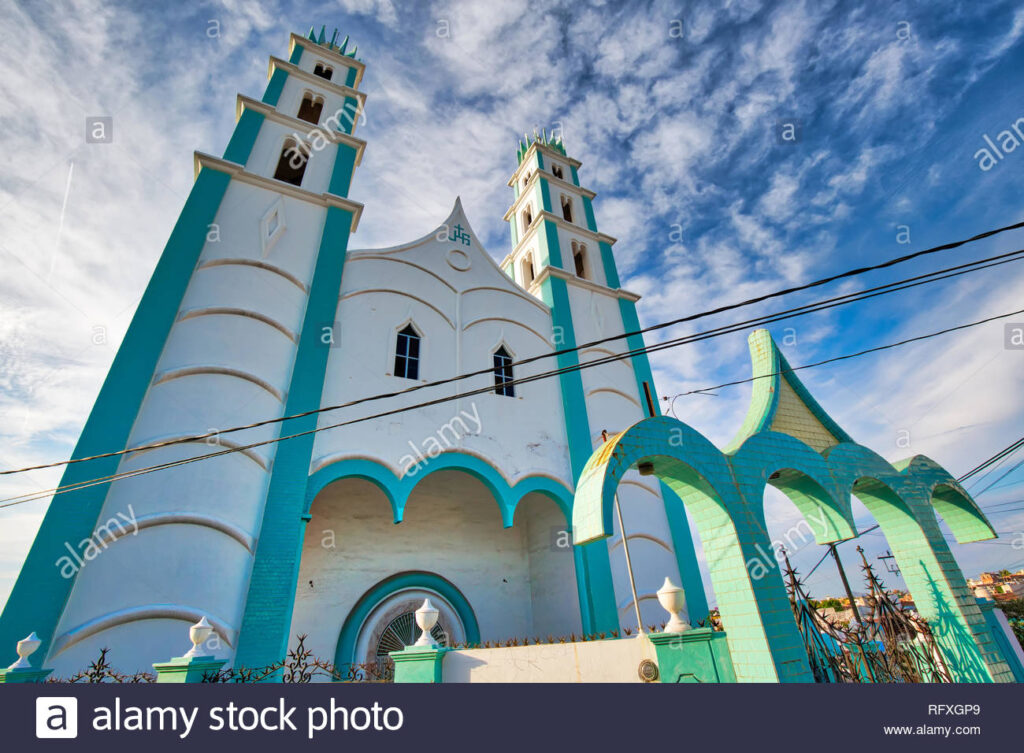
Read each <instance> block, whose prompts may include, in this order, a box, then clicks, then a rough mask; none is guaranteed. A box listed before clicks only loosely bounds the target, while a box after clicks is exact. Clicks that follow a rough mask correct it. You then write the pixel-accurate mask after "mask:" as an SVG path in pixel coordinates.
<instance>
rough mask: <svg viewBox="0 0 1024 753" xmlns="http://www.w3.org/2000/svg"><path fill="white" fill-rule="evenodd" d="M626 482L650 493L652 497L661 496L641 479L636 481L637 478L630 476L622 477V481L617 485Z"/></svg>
mask: <svg viewBox="0 0 1024 753" xmlns="http://www.w3.org/2000/svg"><path fill="white" fill-rule="evenodd" d="M627 484H628V485H629V486H635V487H638V488H640V489H643V490H644V491H645V492H647V493H648V494H650V495H651V496H652V497H658V498H660V497H661V495H660V494H659V493H658V492H656V491H655V490H654V489H652V488H651V487H649V486H648V485H647V484H645V483H643V482H642V481H637V480H635V479H631V478H624V479H622V481H620V482H619V486H626V485H627Z"/></svg>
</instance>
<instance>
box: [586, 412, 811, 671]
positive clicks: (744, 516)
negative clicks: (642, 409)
mask: <svg viewBox="0 0 1024 753" xmlns="http://www.w3.org/2000/svg"><path fill="white" fill-rule="evenodd" d="M640 463H643V464H648V463H649V464H650V465H651V467H650V468H649V469H645V472H646V471H647V470H649V471H650V472H651V473H652V474H653V475H655V476H657V477H658V479H659V480H661V481H662V482H663V483H664V484H666V485H667V486H668V487H669V488H671V489H672V491H673V492H675V493H676V494H677V495H678V496H679V497H680V498H681V499H682V500H683V503H684V505H685V506H686V508H687V512H688V513H689V514H690V516H691V518H692V520H693V521H694V524H695V526H696V528H697V531H698V533H699V534H700V537H701V542H702V543H703V546H704V553H705V558H706V560H707V562H708V569H709V571H710V575H711V582H712V587H713V588H714V592H715V596H716V597H717V599H718V607H719V611H720V613H721V615H722V621H723V624H724V625H725V628H726V640H727V641H728V644H729V650H730V654H731V656H732V659H733V664H734V668H735V670H736V676H737V679H739V680H740V681H741V682H778V681H782V682H809V681H811V680H812V675H811V673H810V670H809V668H808V665H807V656H806V653H805V652H804V650H803V646H802V644H801V643H800V637H799V634H798V632H797V629H796V623H795V622H793V621H792V620H781V619H779V618H778V615H779V614H787V613H788V611H789V602H788V599H787V597H786V592H785V587H784V586H783V583H782V579H781V577H780V576H779V573H778V568H777V567H774V558H772V563H771V566H766V565H761V566H760V568H761V569H762V570H763V571H764V573H763V574H762V575H761V576H755V575H754V574H753V572H752V570H753V568H754V567H756V566H757V565H756V563H758V562H760V561H762V560H763V559H764V557H765V556H771V555H770V554H768V553H769V552H770V551H771V545H770V542H769V540H768V536H767V533H766V532H765V530H764V528H763V526H761V525H760V524H759V523H758V522H757V521H756V520H755V515H754V513H753V512H752V510H751V508H750V506H749V505H747V504H746V503H745V501H744V499H743V497H742V494H741V493H740V491H739V488H738V486H737V485H736V483H735V481H734V478H733V470H732V468H731V467H730V463H729V462H728V460H727V459H726V457H725V456H724V455H722V453H721V452H719V450H718V449H717V448H716V447H715V446H714V445H713V444H711V442H710V441H709V440H708V439H707V438H706V437H704V436H703V435H702V434H700V433H699V432H697V431H696V430H694V429H693V428H692V427H689V426H687V425H686V424H684V423H682V422H680V421H677V420H676V419H673V418H667V417H654V418H647V419H644V420H642V421H640V422H639V423H637V424H634V425H633V426H632V427H630V428H629V429H627V430H626V431H624V432H622V433H620V434H617V435H615V436H614V437H611V438H610V439H609V440H608V441H607V442H606V443H605V444H604V445H602V446H601V447H600V448H598V449H597V451H596V452H595V453H594V454H593V455H592V456H591V458H590V460H589V461H588V462H587V465H586V467H585V468H584V470H583V474H582V475H581V477H580V483H579V486H578V487H577V491H576V496H575V500H574V504H573V542H574V544H583V543H586V542H588V541H594V540H597V539H601V538H605V537H607V536H609V535H610V534H611V533H612V531H613V527H612V525H613V521H612V513H613V507H614V501H615V494H616V491H617V489H618V486H619V482H620V481H621V479H622V477H623V476H624V474H625V473H626V471H628V470H629V469H631V468H634V467H636V466H637V465H638V464H640Z"/></svg>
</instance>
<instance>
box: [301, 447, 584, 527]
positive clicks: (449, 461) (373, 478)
mask: <svg viewBox="0 0 1024 753" xmlns="http://www.w3.org/2000/svg"><path fill="white" fill-rule="evenodd" d="M439 471H461V472H463V473H466V474H468V475H470V476H472V477H474V478H476V479H478V480H479V481H480V482H481V483H483V485H484V486H485V487H487V490H488V491H489V492H490V493H491V496H492V497H493V499H494V501H495V503H496V504H497V505H498V510H499V513H500V514H501V522H502V526H503V527H505V528H511V527H512V525H513V518H514V515H515V508H516V505H518V504H519V501H520V500H521V499H522V498H523V497H524V496H525V495H526V494H529V493H530V492H539V493H541V494H544V495H545V496H547V497H549V498H551V499H552V500H553V501H554V502H555V503H556V504H557V505H558V507H559V509H560V510H561V511H562V513H563V514H564V515H565V516H566V520H569V518H570V515H571V510H572V493H571V492H570V491H569V490H568V489H567V488H566V487H565V486H563V485H562V484H560V483H559V482H557V481H556V480H554V479H552V478H549V477H547V476H527V477H525V478H523V479H520V480H519V481H518V483H516V485H515V486H510V485H509V483H508V481H506V480H505V477H504V476H502V475H501V473H500V472H499V471H498V469H497V468H495V467H494V466H493V465H491V464H490V463H488V462H487V461H486V460H483V459H482V458H480V457H478V456H476V455H472V454H469V453H465V452H443V453H441V454H440V455H437V456H436V457H433V458H429V459H428V460H427V461H426V462H425V463H424V464H423V466H422V467H421V468H420V469H419V470H417V472H416V473H413V474H407V475H405V476H403V477H399V476H397V475H395V472H394V471H393V470H392V469H391V468H390V467H389V466H387V465H385V464H384V463H381V462H379V461H376V460H373V459H371V458H362V457H358V458H345V459H342V460H337V461H335V462H332V463H328V464H327V465H325V466H323V467H321V468H319V469H318V470H317V471H316V472H315V473H313V474H312V475H311V476H310V477H309V482H308V484H307V485H306V509H305V513H306V514H307V515H309V514H311V512H312V506H313V501H314V500H315V499H316V497H317V495H319V494H320V493H321V492H322V491H323V490H324V489H325V488H326V487H327V486H329V485H330V484H333V483H334V482H335V481H341V480H342V479H346V478H361V479H364V480H366V481H369V482H371V483H372V484H374V485H375V486H377V487H378V488H379V489H380V490H381V491H382V492H383V493H384V495H385V497H387V500H388V503H389V504H390V505H391V510H392V514H393V516H394V522H395V523H396V524H397V523H401V522H402V519H403V517H404V516H405V508H406V504H407V503H408V501H409V497H410V496H411V495H412V493H413V491H414V490H415V489H416V487H417V486H418V485H419V484H420V483H421V482H422V481H423V479H425V478H427V477H428V476H430V475H431V474H433V473H437V472H439Z"/></svg>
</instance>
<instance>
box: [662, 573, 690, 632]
mask: <svg viewBox="0 0 1024 753" xmlns="http://www.w3.org/2000/svg"><path fill="white" fill-rule="evenodd" d="M658 603H659V604H661V606H662V609H664V610H665V611H666V612H668V613H669V615H670V617H671V619H669V621H668V624H667V625H665V632H666V633H685V632H686V631H687V630H690V629H691V626H690V623H688V622H687V621H686V620H684V619H683V618H682V617H680V616H679V612H681V611H682V609H683V607H685V606H686V595H685V594H684V593H683V589H681V588H680V587H679V586H677V585H675V584H674V583H673V582H672V580H671V579H670V578H665V583H664V584H663V585H662V586H661V588H659V589H658Z"/></svg>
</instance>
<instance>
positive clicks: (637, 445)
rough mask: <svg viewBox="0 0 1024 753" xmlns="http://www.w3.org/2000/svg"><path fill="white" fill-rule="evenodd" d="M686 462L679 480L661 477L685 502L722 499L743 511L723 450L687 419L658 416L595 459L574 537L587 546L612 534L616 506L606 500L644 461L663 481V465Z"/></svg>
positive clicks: (580, 492) (581, 488) (584, 482)
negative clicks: (691, 498) (693, 497)
mask: <svg viewBox="0 0 1024 753" xmlns="http://www.w3.org/2000/svg"><path fill="white" fill-rule="evenodd" d="M684 458H685V463H682V465H680V466H679V467H676V468H674V469H673V470H674V471H675V472H676V473H677V474H679V479H670V478H663V479H662V480H663V481H665V483H666V484H667V485H668V486H669V487H670V488H671V489H672V490H673V491H674V492H676V494H677V495H679V497H680V498H681V499H682V500H683V502H684V503H685V502H687V501H688V497H689V496H691V495H692V494H704V495H706V496H708V497H712V498H716V499H718V500H719V501H720V504H721V506H722V508H723V510H726V511H733V512H739V511H740V510H741V508H742V499H741V498H740V496H739V495H738V493H736V490H735V485H734V483H733V475H732V469H731V468H730V466H729V462H728V461H727V460H726V458H725V456H724V455H722V453H721V452H719V450H718V448H717V447H715V446H714V445H713V444H712V443H711V442H710V440H708V439H707V437H705V436H704V435H703V434H701V433H700V432H698V431H697V430H696V429H694V428H693V427H691V426H688V425H687V424H684V423H683V422H682V421H679V420H677V419H674V418H670V417H667V416H656V417H654V418H647V419H644V420H643V421H640V422H639V423H636V424H634V425H633V426H631V427H630V428H629V429H626V430H625V431H623V432H621V433H619V434H616V435H614V436H612V437H609V439H608V441H607V442H605V443H604V444H603V445H602V446H601V447H599V448H598V449H597V450H596V451H595V452H594V454H593V455H591V456H590V460H588V461H587V464H586V466H584V468H583V472H582V473H581V474H580V479H579V483H578V484H577V486H576V495H575V500H574V502H573V520H572V522H573V535H574V539H575V538H576V537H578V541H579V543H586V542H588V541H592V540H594V539H599V538H605V537H607V536H610V535H611V532H612V530H613V513H614V511H613V506H612V505H611V504H604V502H606V501H610V500H613V498H614V495H615V490H616V489H618V486H619V482H620V481H621V479H622V477H623V476H624V475H625V473H626V471H628V470H630V469H631V468H633V467H635V466H636V465H637V463H639V462H641V461H646V460H651V461H652V462H653V463H654V475H656V476H658V477H659V478H661V477H662V470H663V469H662V468H660V467H659V461H660V462H664V463H667V464H676V463H679V462H680V461H681V460H682V459H684ZM683 466H685V467H686V468H689V469H690V470H691V472H688V471H686V470H685V468H684V467H683ZM687 485H688V486H687ZM581 497H582V498H584V499H586V500H587V501H588V505H582V506H581V505H580V500H581ZM592 505H596V506H592ZM595 514H596V515H597V517H596V518H595V517H594V516H595ZM583 516H585V517H583Z"/></svg>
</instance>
